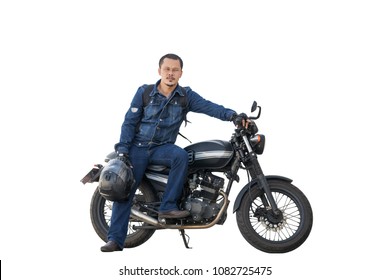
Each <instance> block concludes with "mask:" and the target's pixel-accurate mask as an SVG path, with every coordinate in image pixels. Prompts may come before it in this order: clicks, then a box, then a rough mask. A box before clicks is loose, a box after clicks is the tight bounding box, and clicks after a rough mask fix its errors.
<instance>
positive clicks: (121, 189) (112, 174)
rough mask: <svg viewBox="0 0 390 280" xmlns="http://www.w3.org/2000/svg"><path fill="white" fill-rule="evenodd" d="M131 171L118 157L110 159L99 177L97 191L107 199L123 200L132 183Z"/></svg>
mask: <svg viewBox="0 0 390 280" xmlns="http://www.w3.org/2000/svg"><path fill="white" fill-rule="evenodd" d="M134 182H135V180H134V176H133V171H132V170H131V168H130V167H129V166H127V165H126V164H125V163H124V162H123V161H121V160H119V159H112V160H110V161H109V162H108V163H107V165H106V166H105V167H104V168H103V170H102V173H101V174H100V178H99V192H100V194H101V196H103V197H104V198H105V199H107V200H111V201H124V200H127V199H128V197H129V195H130V190H131V188H132V186H133V185H134Z"/></svg>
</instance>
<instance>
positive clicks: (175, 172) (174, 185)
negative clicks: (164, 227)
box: [107, 144, 188, 248]
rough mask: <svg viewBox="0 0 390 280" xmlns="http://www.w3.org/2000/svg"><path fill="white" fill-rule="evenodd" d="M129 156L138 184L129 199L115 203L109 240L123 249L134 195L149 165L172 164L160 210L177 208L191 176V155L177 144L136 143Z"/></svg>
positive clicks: (168, 165) (108, 235) (169, 165)
mask: <svg viewBox="0 0 390 280" xmlns="http://www.w3.org/2000/svg"><path fill="white" fill-rule="evenodd" d="M129 159H130V161H131V163H132V165H133V167H134V169H133V173H134V179H135V181H136V183H135V186H134V187H133V189H132V192H131V194H130V198H129V200H128V201H125V202H114V204H113V208H112V216H111V225H110V228H109V230H108V234H107V238H108V240H113V241H115V242H116V243H117V244H118V245H119V246H120V247H121V248H123V246H124V243H125V239H126V236H127V229H128V223H129V217H130V211H131V207H132V203H133V197H134V194H135V192H136V189H137V188H138V186H139V184H140V182H141V181H142V178H143V176H144V173H145V170H146V167H147V166H148V165H149V164H158V165H165V166H167V167H170V168H171V170H170V173H169V177H168V184H167V186H166V189H165V192H164V196H163V199H162V202H161V206H160V212H164V211H170V210H176V209H178V207H177V201H178V199H179V198H180V196H181V194H182V190H183V186H184V181H185V179H186V176H187V168H188V154H187V152H186V151H185V150H183V149H182V148H180V147H178V146H176V145H174V144H164V145H159V146H156V145H153V146H148V147H137V146H136V145H133V146H132V147H131V149H130V152H129Z"/></svg>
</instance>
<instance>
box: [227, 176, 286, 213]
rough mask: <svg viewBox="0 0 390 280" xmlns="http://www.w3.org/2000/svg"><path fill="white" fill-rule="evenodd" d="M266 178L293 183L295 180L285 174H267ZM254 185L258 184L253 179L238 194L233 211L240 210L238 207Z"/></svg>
mask: <svg viewBox="0 0 390 280" xmlns="http://www.w3.org/2000/svg"><path fill="white" fill-rule="evenodd" d="M265 178H266V180H267V182H268V181H271V180H279V181H285V182H288V183H291V182H292V181H293V180H291V179H289V178H287V177H283V176H279V175H267V176H265ZM254 185H256V182H255V181H253V180H252V181H250V182H249V183H248V184H246V185H245V186H244V187H243V188H242V190H241V191H240V193H239V194H238V195H237V197H236V200H235V201H234V206H233V213H235V212H236V211H237V210H238V208H240V205H241V200H242V197H243V196H244V194H245V193H246V192H247V191H248V189H249V188H251V187H252V186H254Z"/></svg>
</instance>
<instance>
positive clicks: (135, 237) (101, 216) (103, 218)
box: [90, 182, 156, 248]
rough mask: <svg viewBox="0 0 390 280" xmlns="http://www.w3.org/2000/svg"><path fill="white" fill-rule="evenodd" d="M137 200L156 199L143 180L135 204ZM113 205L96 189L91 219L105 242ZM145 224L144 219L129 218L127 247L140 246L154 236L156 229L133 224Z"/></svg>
mask: <svg viewBox="0 0 390 280" xmlns="http://www.w3.org/2000/svg"><path fill="white" fill-rule="evenodd" d="M135 200H137V201H142V203H148V202H154V201H156V196H155V194H154V192H153V191H152V189H151V188H150V187H149V185H147V184H146V183H144V182H141V184H140V186H139V187H138V189H137V192H136V193H135V196H134V202H133V205H134V204H135ZM112 205H113V202H112V201H109V200H106V199H104V198H103V197H102V196H101V195H100V193H99V190H98V189H96V190H95V192H94V194H93V196H92V200H91V207H90V215H91V221H92V225H93V228H94V229H95V231H96V233H97V235H98V236H99V237H100V238H101V239H102V240H103V241H105V242H107V232H108V228H109V226H110V223H111V213H112ZM143 224H144V223H143V222H142V221H138V220H135V219H133V218H131V219H130V220H129V226H128V230H127V237H126V240H125V244H124V247H125V248H131V247H136V246H139V245H141V244H143V243H145V242H146V241H147V240H148V239H149V238H150V237H152V235H153V234H154V232H155V230H154V229H136V230H134V229H133V226H142V225H143Z"/></svg>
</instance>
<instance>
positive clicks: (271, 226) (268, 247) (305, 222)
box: [236, 180, 313, 253]
mask: <svg viewBox="0 0 390 280" xmlns="http://www.w3.org/2000/svg"><path fill="white" fill-rule="evenodd" d="M268 184H269V186H270V190H271V193H272V196H273V197H274V199H275V201H276V203H277V206H278V208H279V209H280V210H281V211H282V213H283V220H282V221H280V222H279V223H272V222H270V221H269V220H268V218H267V216H266V214H260V215H259V214H258V213H259V212H260V213H265V212H266V211H267V210H266V208H265V207H264V205H263V203H262V201H261V199H260V195H261V191H260V189H259V188H257V187H252V188H250V190H249V191H247V192H246V193H245V195H244V196H243V198H242V201H241V205H240V208H239V209H238V210H237V215H236V218H237V225H238V228H239V229H240V232H241V234H242V236H243V237H244V238H245V240H246V241H248V242H249V244H251V245H252V246H253V247H255V248H256V249H259V250H261V251H264V252H267V253H286V252H290V251H292V250H295V249H296V248H298V247H299V246H300V245H302V244H303V242H305V240H306V239H307V237H308V236H309V234H310V231H311V228H312V225H313V212H312V209H311V206H310V203H309V201H308V199H307V198H306V196H305V195H304V194H303V193H302V192H301V191H300V190H299V189H298V188H297V187H295V186H294V185H292V184H291V183H288V182H285V181H280V180H269V181H268ZM256 209H261V210H260V211H259V210H257V211H258V212H257V214H256V215H255V211H256ZM261 211H263V212H261ZM267 223H268V224H267Z"/></svg>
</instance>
